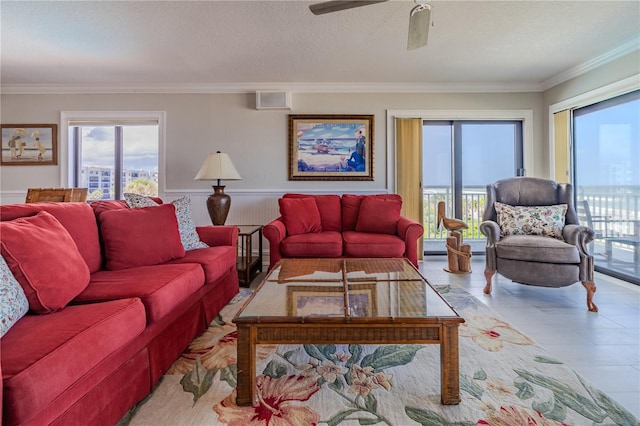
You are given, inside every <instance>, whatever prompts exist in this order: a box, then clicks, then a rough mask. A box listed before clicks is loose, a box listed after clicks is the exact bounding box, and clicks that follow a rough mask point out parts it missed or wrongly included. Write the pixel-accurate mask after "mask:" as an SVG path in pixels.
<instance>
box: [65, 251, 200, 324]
mask: <svg viewBox="0 0 640 426" xmlns="http://www.w3.org/2000/svg"><path fill="white" fill-rule="evenodd" d="M203 283H204V272H203V271H202V268H201V267H200V265H197V264H193V263H190V264H184V265H166V264H165V265H154V266H140V267H137V268H130V269H122V270H118V271H98V272H96V273H93V274H91V282H90V283H89V286H88V287H87V288H86V290H85V291H83V292H82V293H80V294H79V295H78V297H76V298H75V299H74V302H82V303H86V302H104V301H107V300H118V299H125V298H129V297H138V298H140V300H142V303H143V304H144V307H145V310H146V312H147V321H148V322H149V323H152V322H155V321H158V320H159V319H161V318H163V317H164V316H165V315H167V314H168V313H169V312H171V310H173V309H174V308H175V307H176V306H178V305H179V304H180V303H181V302H182V301H184V300H185V299H187V298H188V297H189V296H191V295H192V294H193V293H195V292H196V291H198V290H199V289H200V288H201V287H202V286H203Z"/></svg>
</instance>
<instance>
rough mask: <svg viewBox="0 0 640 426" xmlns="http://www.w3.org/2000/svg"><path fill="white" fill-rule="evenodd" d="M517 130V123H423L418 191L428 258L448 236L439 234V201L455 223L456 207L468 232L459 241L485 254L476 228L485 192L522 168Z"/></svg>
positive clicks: (441, 247) (442, 233)
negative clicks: (420, 176)
mask: <svg viewBox="0 0 640 426" xmlns="http://www.w3.org/2000/svg"><path fill="white" fill-rule="evenodd" d="M519 129H520V126H519V123H514V122H496V123H492V122H460V123H457V122H429V121H425V122H424V125H423V128H422V140H423V149H422V151H423V161H422V167H423V169H422V182H423V183H422V186H423V200H424V201H423V202H424V208H423V211H424V213H423V214H424V218H423V225H424V228H425V245H424V247H425V251H426V252H430V251H433V252H441V251H443V250H444V249H445V245H444V240H445V238H446V231H444V230H438V229H437V213H436V209H437V205H438V202H440V201H444V202H445V204H446V207H447V216H448V217H454V213H453V212H454V208H453V207H454V204H455V203H456V202H457V203H458V209H461V210H460V213H461V214H460V218H461V219H462V220H463V221H464V222H465V223H466V224H467V226H468V229H466V230H464V231H463V234H462V236H463V239H464V240H465V242H466V243H468V244H471V247H472V250H473V251H484V246H485V239H484V236H483V235H482V234H481V233H480V230H479V226H480V222H481V221H482V213H483V211H484V204H485V193H486V189H485V188H486V185H487V184H488V183H491V182H494V181H496V180H498V179H504V178H507V177H512V176H515V173H516V169H517V168H519V167H521V166H520V165H519V164H520V163H521V160H518V158H517V155H516V151H517V150H516V147H517V141H519V140H521V139H520V138H519V135H518V134H517V133H518V131H519ZM455 132H459V134H457V135H456V133H455ZM454 164H457V167H454ZM456 189H457V190H456Z"/></svg>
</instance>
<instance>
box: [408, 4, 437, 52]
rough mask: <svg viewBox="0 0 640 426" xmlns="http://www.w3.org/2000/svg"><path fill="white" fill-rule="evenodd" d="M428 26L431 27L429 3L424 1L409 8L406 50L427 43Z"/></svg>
mask: <svg viewBox="0 0 640 426" xmlns="http://www.w3.org/2000/svg"><path fill="white" fill-rule="evenodd" d="M429 27H431V5H430V4H427V3H424V4H420V5H418V6H416V7H414V8H413V9H411V13H410V14H409V39H408V41H407V50H414V49H418V48H420V47H423V46H426V45H427V39H428V38H429Z"/></svg>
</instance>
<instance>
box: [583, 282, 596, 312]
mask: <svg viewBox="0 0 640 426" xmlns="http://www.w3.org/2000/svg"><path fill="white" fill-rule="evenodd" d="M582 285H583V286H584V288H585V289H587V309H589V312H598V307H597V306H596V304H595V303H593V295H594V294H596V284H595V283H594V282H590V281H583V282H582Z"/></svg>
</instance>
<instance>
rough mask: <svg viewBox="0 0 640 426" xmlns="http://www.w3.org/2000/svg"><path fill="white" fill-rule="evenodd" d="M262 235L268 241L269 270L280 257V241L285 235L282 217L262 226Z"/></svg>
mask: <svg viewBox="0 0 640 426" xmlns="http://www.w3.org/2000/svg"><path fill="white" fill-rule="evenodd" d="M262 235H264V237H265V238H266V239H267V240H268V241H269V270H271V268H273V266H274V265H275V264H276V263H278V261H279V260H280V259H281V258H282V254H281V253H280V243H281V242H282V240H284V239H285V237H286V236H287V228H286V227H285V226H284V222H283V221H282V217H279V218H277V219H274V220H272V221H271V222H269V223H267V224H266V225H265V226H264V227H263V228H262Z"/></svg>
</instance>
